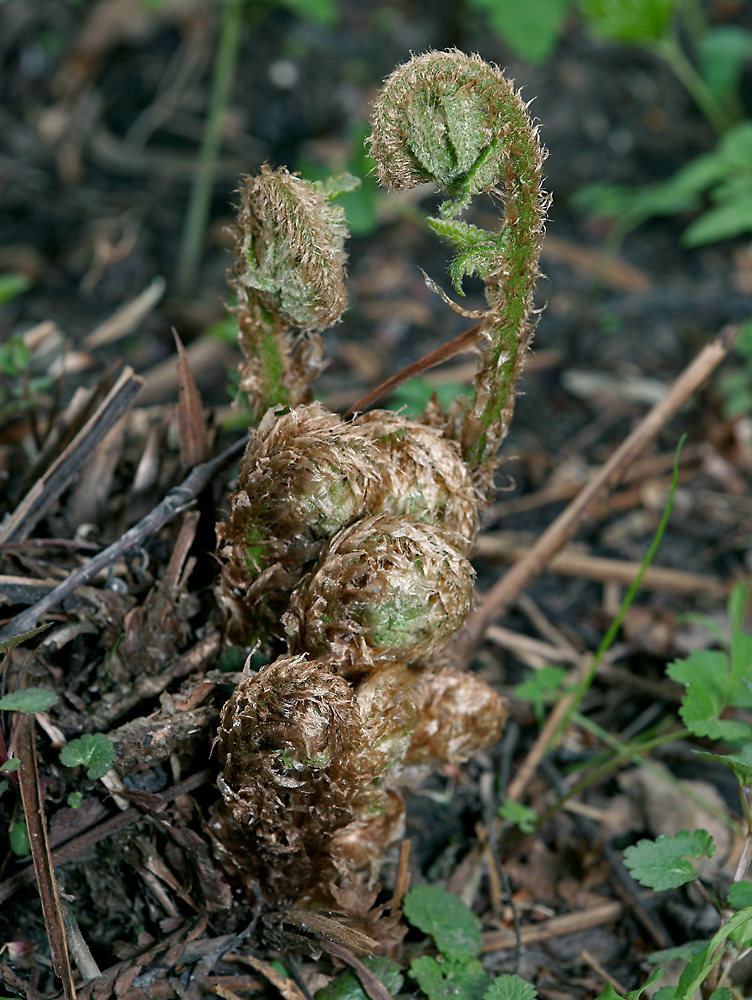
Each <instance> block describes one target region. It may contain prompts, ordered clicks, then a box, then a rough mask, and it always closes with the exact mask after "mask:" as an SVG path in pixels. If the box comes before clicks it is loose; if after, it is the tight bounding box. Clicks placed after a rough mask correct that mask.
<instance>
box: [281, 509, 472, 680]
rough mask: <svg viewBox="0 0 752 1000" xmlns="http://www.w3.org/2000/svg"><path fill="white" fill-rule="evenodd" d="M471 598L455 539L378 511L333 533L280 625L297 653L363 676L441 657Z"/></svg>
mask: <svg viewBox="0 0 752 1000" xmlns="http://www.w3.org/2000/svg"><path fill="white" fill-rule="evenodd" d="M472 600H473V570H472V567H471V566H470V563H469V562H468V561H467V559H466V558H465V557H464V556H463V555H462V553H461V552H460V551H459V550H458V549H457V548H455V546H454V545H453V543H452V536H451V535H449V534H447V533H446V532H443V531H441V530H440V529H438V528H434V527H432V526H429V525H423V524H418V523H415V522H412V521H410V520H409V519H407V518H405V517H390V516H389V515H385V514H377V515H375V516H372V517H366V518H363V520H361V521H357V522H356V523H355V524H353V525H352V526H350V527H349V528H344V529H343V530H342V531H341V532H339V534H337V535H335V536H334V538H333V539H332V540H331V542H330V543H329V546H328V547H327V549H325V550H324V553H323V554H322V557H321V559H320V561H319V564H318V567H317V568H316V569H315V570H314V571H313V572H312V573H311V574H310V575H309V576H308V577H307V578H306V579H305V580H304V581H303V583H302V584H301V586H300V587H299V588H298V589H297V590H296V591H295V592H294V593H293V595H292V598H291V601H290V611H289V612H288V613H287V614H286V615H285V616H284V618H283V622H284V623H285V627H286V629H287V631H288V633H289V635H290V645H291V648H292V649H293V650H295V651H299V652H302V651H306V652H308V653H311V654H312V655H315V656H322V655H323V656H326V657H328V658H330V659H332V660H333V661H334V662H336V663H337V664H338V669H339V670H341V671H342V672H343V673H345V674H359V673H366V672H369V671H370V670H371V669H373V667H374V666H377V665H379V664H386V663H390V662H393V661H396V660H402V661H405V662H407V661H413V660H418V659H421V658H422V657H425V656H428V655H430V654H432V653H435V652H437V651H438V650H440V649H441V648H443V647H444V646H445V645H446V644H447V643H448V642H449V641H450V640H451V638H452V636H453V635H454V633H455V632H456V631H457V629H458V628H459V627H460V626H461V625H462V624H463V622H464V621H465V618H466V616H467V614H468V612H469V610H470V607H471V604H472Z"/></svg>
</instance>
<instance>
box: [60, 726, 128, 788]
mask: <svg viewBox="0 0 752 1000" xmlns="http://www.w3.org/2000/svg"><path fill="white" fill-rule="evenodd" d="M60 763H61V764H65V766H66V767H78V766H79V765H80V764H85V765H86V766H87V767H88V770H87V772H86V777H87V778H88V779H89V781H97V780H98V779H99V778H102V777H104V775H105V774H107V772H108V771H109V770H110V768H111V767H112V765H113V764H114V763H115V748H114V746H113V745H112V742H111V741H110V740H109V739H107V737H106V736H105V735H104V733H88V734H87V735H86V736H81V737H79V739H77V740H71V741H70V743H68V744H67V745H66V746H64V747H63V749H62V750H61V751H60Z"/></svg>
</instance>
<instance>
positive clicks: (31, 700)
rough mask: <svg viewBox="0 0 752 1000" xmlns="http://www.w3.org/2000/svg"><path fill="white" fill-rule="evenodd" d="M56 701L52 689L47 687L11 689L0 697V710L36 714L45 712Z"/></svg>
mask: <svg viewBox="0 0 752 1000" xmlns="http://www.w3.org/2000/svg"><path fill="white" fill-rule="evenodd" d="M56 701H57V695H56V694H55V692H54V691H49V690H48V689H47V688H26V690H25V691H13V692H11V694H6V695H5V697H3V698H0V711H3V712H23V714H24V715H36V713H37V712H46V711H47V709H49V708H52V706H53V705H54V704H55V702H56Z"/></svg>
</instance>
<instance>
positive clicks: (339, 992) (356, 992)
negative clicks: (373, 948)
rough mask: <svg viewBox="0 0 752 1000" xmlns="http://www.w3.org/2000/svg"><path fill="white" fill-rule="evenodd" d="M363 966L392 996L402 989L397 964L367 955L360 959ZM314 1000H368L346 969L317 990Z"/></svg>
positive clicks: (381, 956) (402, 979) (383, 958)
mask: <svg viewBox="0 0 752 1000" xmlns="http://www.w3.org/2000/svg"><path fill="white" fill-rule="evenodd" d="M361 961H362V962H363V965H365V967H366V968H367V969H368V970H369V971H370V972H372V973H373V974H374V976H376V978H377V979H380V980H381V982H382V983H383V984H384V986H385V987H386V989H387V990H388V991H389V993H391V995H392V996H394V995H395V994H397V993H399V991H400V990H401V989H402V984H403V982H404V976H403V975H402V973H401V972H400V967H399V965H397V963H396V962H395V961H394V960H393V959H391V958H387V957H386V956H384V955H368V956H366V957H365V958H363V959H361ZM316 1000H368V997H367V995H366V991H365V990H364V989H363V987H362V986H361V983H360V980H359V979H358V977H357V976H356V975H355V973H354V972H353V971H352V970H351V969H346V970H345V971H344V972H343V973H341V974H340V975H339V976H337V978H336V979H334V980H333V981H332V982H331V983H329V985H328V986H325V987H324V988H323V989H321V990H319V991H318V993H317V994H316Z"/></svg>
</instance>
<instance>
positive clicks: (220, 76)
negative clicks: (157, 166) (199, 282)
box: [176, 0, 245, 295]
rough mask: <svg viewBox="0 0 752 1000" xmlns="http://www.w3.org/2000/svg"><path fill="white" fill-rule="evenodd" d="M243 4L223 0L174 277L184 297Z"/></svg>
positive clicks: (199, 242)
mask: <svg viewBox="0 0 752 1000" xmlns="http://www.w3.org/2000/svg"><path fill="white" fill-rule="evenodd" d="M244 2H245V0H224V5H223V10H222V24H221V27H220V33H219V42H218V44H217V55H216V59H215V62H214V76H213V78H212V89H211V96H210V99H209V111H208V114H207V118H206V125H205V127H204V135H203V139H202V142H201V153H200V156H199V164H198V169H197V170H196V176H195V178H194V181H193V187H192V189H191V196H190V200H189V202H188V212H187V213H186V217H185V223H184V225H183V234H182V236H181V238H180V250H179V252H178V265H177V276H176V286H177V291H178V293H179V294H180V295H185V294H187V293H188V291H189V290H190V288H191V286H192V285H193V282H194V280H195V277H196V272H197V271H198V265H199V261H200V259H201V251H202V249H203V245H204V234H205V232H206V224H207V221H208V218H209V208H210V205H211V197H212V192H213V190H214V178H215V175H216V171H217V161H218V160H219V153H220V149H221V145H222V130H223V128H224V124H225V117H226V114H227V105H228V104H229V101H230V95H231V93H232V86H233V83H234V82H235V68H236V66H237V62H238V51H239V49H240V38H241V34H242V30H241V29H242V25H243V6H244Z"/></svg>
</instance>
